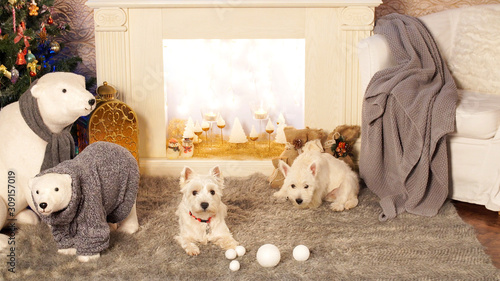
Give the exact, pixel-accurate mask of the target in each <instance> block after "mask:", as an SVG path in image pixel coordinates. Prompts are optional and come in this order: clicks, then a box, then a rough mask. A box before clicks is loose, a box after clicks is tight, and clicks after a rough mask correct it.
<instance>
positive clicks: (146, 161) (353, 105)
mask: <svg viewBox="0 0 500 281" xmlns="http://www.w3.org/2000/svg"><path fill="white" fill-rule="evenodd" d="M380 4H381V1H380V0H225V1H218V0H213V1H212V0H184V1H182V0H163V1H160V0H156V1H153V0H146V1H139V0H90V1H88V2H87V5H88V6H90V7H92V8H94V9H95V10H94V21H95V33H96V34H95V40H96V44H95V45H96V60H97V62H96V70H97V80H98V81H97V82H98V83H102V82H104V81H107V82H108V83H110V84H112V85H113V86H115V87H116V88H117V90H118V92H119V93H120V97H119V98H120V99H121V100H123V101H124V102H126V103H127V104H128V105H130V106H131V107H132V108H133V109H134V110H135V111H136V113H137V115H138V120H139V135H140V136H139V156H140V166H141V171H142V172H143V173H147V174H153V175H160V174H161V175H166V174H173V175H177V174H178V173H179V171H180V170H181V169H182V168H183V167H184V166H185V165H189V166H191V167H193V168H195V169H197V168H199V169H201V170H208V168H210V167H211V166H213V165H215V164H218V165H220V166H221V168H222V169H223V171H224V172H225V175H245V174H249V173H253V172H263V173H265V174H269V173H270V172H271V171H272V169H273V167H272V165H271V163H270V161H230V160H226V161H213V160H204V161H202V160H183V161H180V160H168V159H167V158H166V149H165V148H166V141H167V126H168V113H167V112H168V103H167V101H166V97H165V75H164V65H163V56H164V54H163V42H164V40H178V39H179V40H180V39H186V40H193V39H208V40H211V39H221V40H228V39H229V40H239V39H300V40H304V41H305V50H304V51H305V54H304V58H305V64H304V66H305V73H304V83H303V90H304V105H303V110H304V117H303V125H304V126H309V127H313V128H323V129H326V130H329V131H331V130H333V129H334V128H335V127H336V126H337V125H339V124H360V123H361V103H362V101H361V100H360V99H359V98H358V97H360V96H362V95H359V92H360V82H359V69H358V61H357V53H356V45H357V42H358V41H359V40H361V39H363V38H365V37H367V36H369V35H371V31H372V29H373V20H374V9H375V7H376V6H378V5H380Z"/></svg>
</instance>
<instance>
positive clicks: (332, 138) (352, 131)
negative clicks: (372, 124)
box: [324, 125, 361, 170]
mask: <svg viewBox="0 0 500 281" xmlns="http://www.w3.org/2000/svg"><path fill="white" fill-rule="evenodd" d="M360 135H361V127H360V126H357V125H339V126H337V127H336V128H335V129H334V130H333V131H332V132H331V133H329V134H328V137H327V140H326V142H325V144H324V147H325V152H326V153H329V154H331V155H333V156H335V157H336V158H339V159H340V160H343V161H344V162H346V163H347V164H348V165H349V167H351V169H353V170H357V169H358V167H357V165H356V164H355V163H354V158H355V157H356V155H355V149H354V148H355V143H356V141H357V140H358V139H359V137H360Z"/></svg>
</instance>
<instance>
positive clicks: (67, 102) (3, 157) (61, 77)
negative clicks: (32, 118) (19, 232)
mask: <svg viewBox="0 0 500 281" xmlns="http://www.w3.org/2000/svg"><path fill="white" fill-rule="evenodd" d="M29 91H30V92H31V95H32V96H33V98H35V100H34V102H32V103H33V104H37V105H38V109H39V116H41V119H42V121H43V123H42V125H43V124H45V128H48V129H49V130H50V132H49V135H51V136H55V135H57V134H60V133H61V132H63V130H65V128H66V130H67V127H68V126H70V125H71V124H73V123H74V122H75V121H76V119H78V117H80V116H85V115H88V114H90V113H91V112H92V110H94V108H95V104H96V100H95V98H94V96H93V95H92V94H91V93H90V92H88V91H87V90H86V89H85V78H84V77H83V76H81V75H77V74H74V73H68V72H53V73H48V74H45V75H44V76H42V77H41V78H40V79H38V80H36V81H35V82H33V84H32V86H31V88H30V90H29ZM25 94H29V92H26V93H25ZM25 94H23V95H25ZM19 104H20V103H19V102H14V103H11V104H9V105H7V106H6V107H4V108H2V109H1V110H0V148H1V149H0V228H3V227H6V226H7V225H10V224H12V223H15V224H23V223H25V224H36V223H38V217H37V215H36V214H35V213H34V212H33V211H31V210H29V209H27V208H26V207H27V206H28V204H30V206H31V208H32V209H33V202H32V198H31V193H30V190H29V188H28V180H29V179H30V178H32V177H34V176H35V175H37V174H38V173H39V172H40V169H41V166H42V163H43V162H44V159H45V153H46V147H47V144H48V142H47V141H45V140H44V139H42V138H41V137H40V136H39V135H37V134H36V133H35V132H34V131H33V130H32V129H31V128H30V126H28V123H26V121H25V119H24V117H23V115H22V114H21V108H20V105H19ZM29 112H32V110H30V111H29ZM12 215H14V217H12ZM8 238H9V237H8V236H7V235H3V234H0V251H2V250H4V249H6V248H7V247H9V245H8V242H9V240H8Z"/></svg>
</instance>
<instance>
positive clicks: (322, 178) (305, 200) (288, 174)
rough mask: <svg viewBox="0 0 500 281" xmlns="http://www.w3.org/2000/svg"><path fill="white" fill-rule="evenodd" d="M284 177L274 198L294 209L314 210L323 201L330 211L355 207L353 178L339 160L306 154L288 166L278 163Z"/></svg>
mask: <svg viewBox="0 0 500 281" xmlns="http://www.w3.org/2000/svg"><path fill="white" fill-rule="evenodd" d="M279 169H280V170H281V172H282V173H283V175H284V176H285V181H284V183H283V186H282V187H281V189H280V190H279V191H278V192H275V193H274V196H275V197H277V198H278V199H282V200H284V201H285V200H287V199H288V200H290V201H291V202H292V203H293V205H295V206H296V207H298V208H304V209H305V208H317V207H319V206H320V205H321V203H322V202H323V200H325V201H328V202H332V203H331V204H330V209H332V210H334V211H338V212H339V211H343V210H348V209H351V208H354V207H356V206H357V205H358V193H359V180H358V176H357V174H356V173H355V172H354V171H353V170H351V168H350V167H349V166H348V165H347V164H346V163H345V162H344V161H342V160H339V159H337V158H335V157H333V156H332V155H330V154H328V153H322V152H320V151H317V150H307V151H304V152H303V153H302V154H300V155H299V156H298V157H297V158H296V159H295V161H294V162H293V164H292V167H290V166H288V165H287V164H286V163H285V162H283V161H280V162H279Z"/></svg>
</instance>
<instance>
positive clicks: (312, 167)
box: [309, 162, 318, 176]
mask: <svg viewBox="0 0 500 281" xmlns="http://www.w3.org/2000/svg"><path fill="white" fill-rule="evenodd" d="M309 170H310V171H311V174H312V175H313V176H316V172H317V171H318V164H316V162H313V163H312V164H311V165H309Z"/></svg>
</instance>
